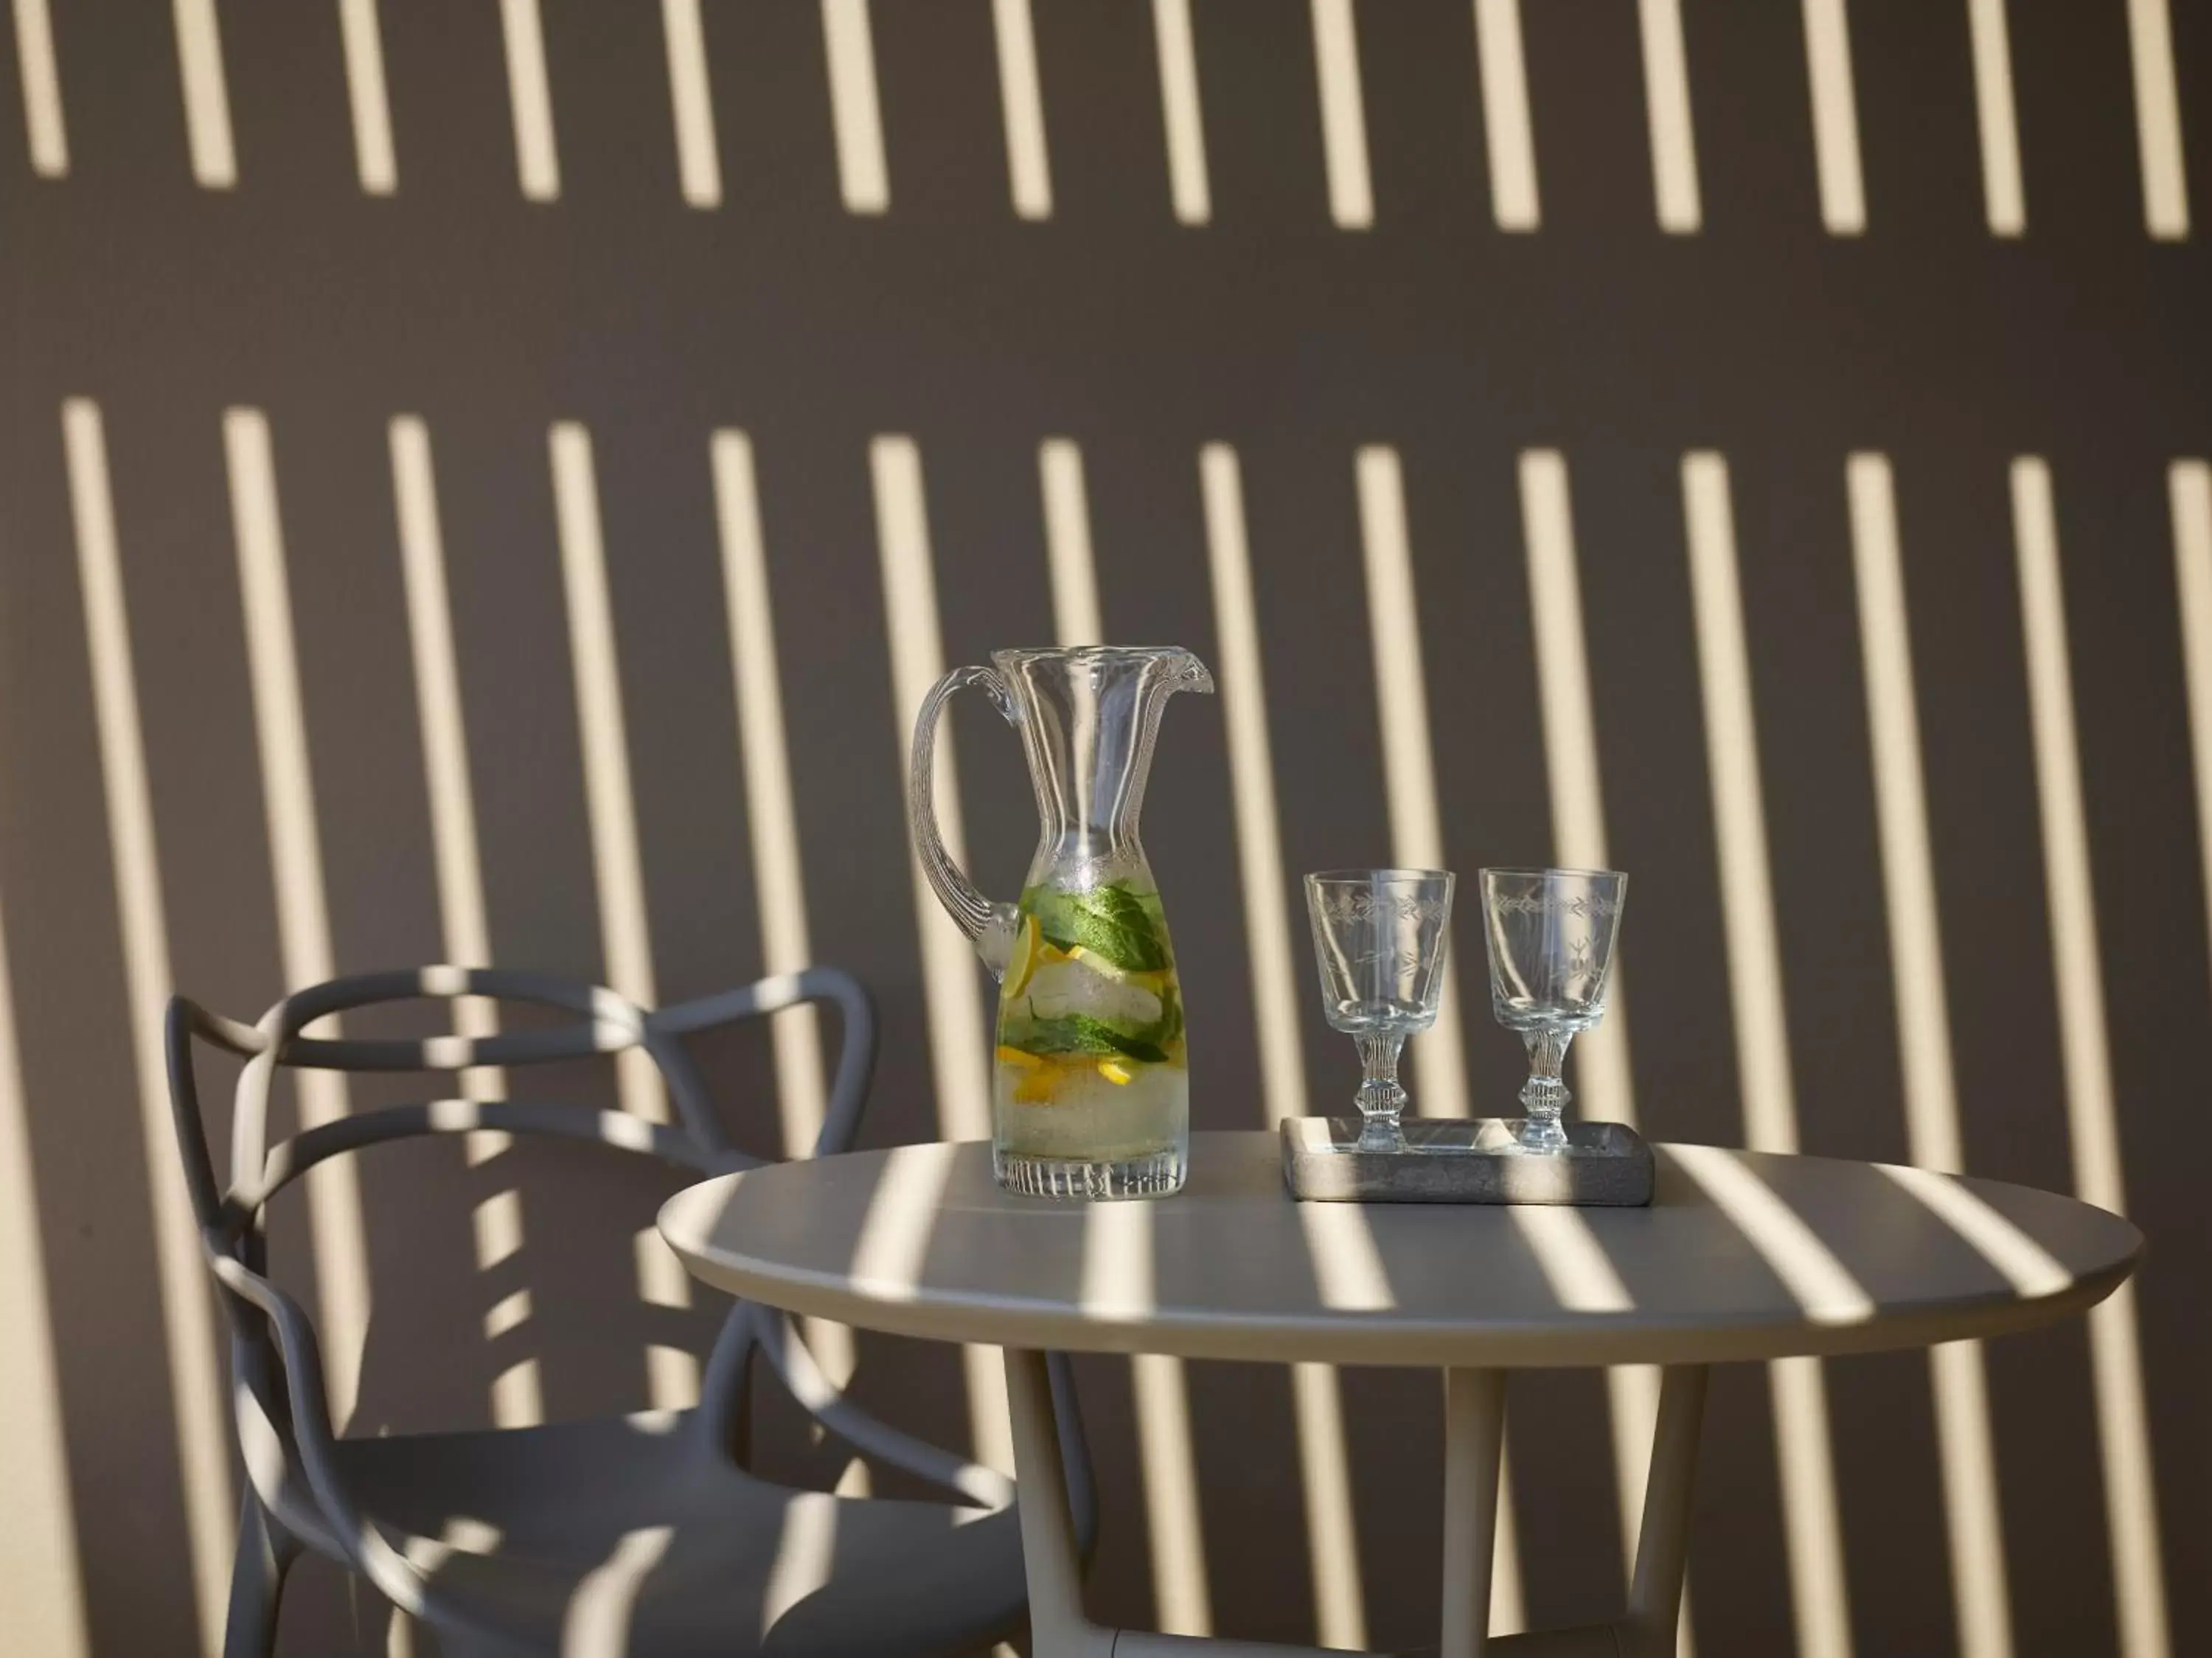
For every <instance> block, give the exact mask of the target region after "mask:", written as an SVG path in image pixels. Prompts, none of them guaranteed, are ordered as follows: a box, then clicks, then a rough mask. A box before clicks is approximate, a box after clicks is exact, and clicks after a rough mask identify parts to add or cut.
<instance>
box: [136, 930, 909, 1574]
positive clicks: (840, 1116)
mask: <svg viewBox="0 0 2212 1658" xmlns="http://www.w3.org/2000/svg"><path fill="white" fill-rule="evenodd" d="M458 997H488V998H495V999H498V1000H502V1001H510V1002H523V1003H537V1004H538V1005H541V1006H545V1007H551V1008H556V1009H562V1010H563V1011H566V1012H568V1013H571V1014H574V1015H576V1018H575V1020H574V1022H570V1023H565V1024H562V1025H559V1026H556V1027H550V1028H546V1029H540V1030H532V1031H527V1032H519V1033H507V1034H496V1035H488V1036H479V1037H467V1036H432V1037H428V1038H423V1039H391V1038H374V1039H362V1038H350V1037H343V1036H329V1037H318V1036H309V1035H307V1034H305V1032H306V1030H307V1027H308V1026H310V1025H312V1024H313V1023H314V1022H316V1021H319V1020H321V1019H324V1018H326V1017H329V1016H330V1015H335V1014H341V1013H344V1012H348V1011H350V1010H353V1009H359V1008H362V1007H366V1006H369V1005H371V1004H373V1003H390V1002H406V1001H415V1000H420V999H424V998H429V999H445V1000H451V999H453V998H458ZM802 1002H829V1003H835V1004H836V1006H837V1008H838V1009H839V1011H840V1014H841V1021H840V1022H841V1024H842V1031H841V1033H840V1035H841V1042H840V1049H839V1055H838V1063H837V1067H836V1074H835V1077H834V1080H833V1082H832V1084H831V1088H830V1093H829V1099H828V1100H827V1102H826V1104H825V1108H824V1111H823V1122H822V1126H821V1131H820V1133H819V1135H818V1136H817V1139H816V1143H815V1146H814V1150H815V1152H816V1154H817V1155H823V1154H826V1153H829V1152H835V1151H842V1150H845V1149H848V1148H849V1147H850V1145H851V1143H852V1140H853V1136H854V1132H855V1131H856V1130H857V1128H858V1126H859V1121H860V1111H861V1108H862V1106H864V1104H865V1103H866V1097H867V1089H868V1084H869V1082H870V1080H871V1077H872V1072H873V1070H874V1064H875V1048H876V1022H875V1013H874V1008H873V1005H872V1003H871V1001H870V999H869V997H868V995H867V992H866V990H865V989H863V988H862V986H861V985H860V982H859V981H858V980H857V979H854V978H852V977H851V976H850V975H849V974H847V973H844V972H839V971H837V970H836V969H835V968H828V967H816V968H810V969H809V970H807V971H806V972H802V973H795V974H785V975H781V976H779V977H777V978H769V979H764V980H763V981H761V982H759V983H757V984H750V985H745V986H743V987H740V988H738V989H736V990H732V991H724V992H722V993H720V994H719V995H714V996H709V997H702V998H699V999H698V1000H696V1001H692V1002H687V1003H680V1004H678V1005H677V1006H673V1007H669V1008H664V1009H658V1010H647V1009H643V1008H641V1007H639V1006H638V1005H637V1004H636V1003H634V1002H631V1001H629V999H627V998H625V997H622V996H619V995H617V993H615V992H614V991H610V990H607V989H605V987H603V986H599V985H594V984H580V983H575V982H573V981H569V980H565V979H560V978H550V977H547V976H545V975H544V974H539V973H528V972H513V971H510V970H507V969H501V968H480V967H451V966H433V967H424V968H421V969H416V970H410V971H404V972H378V973H367V974H362V975H358V976H356V977H352V978H340V979H334V980H331V982H329V983H327V984H318V985H314V986H312V987H310V988H308V989H306V990H303V991H297V992H295V993H294V994H293V995H290V996H288V997H284V998H283V1000H282V1001H280V1002H278V1003H276V1005H275V1006H273V1007H272V1008H270V1009H269V1011H268V1012H267V1013H265V1014H264V1015H262V1016H261V1018H260V1019H259V1020H258V1021H256V1022H255V1023H253V1024H252V1025H246V1024H241V1023H240V1022H239V1021H234V1020H230V1019H226V1018H223V1017H222V1016H221V1015H216V1014H212V1013H210V1012H209V1011H207V1010H206V1009H203V1008H200V1007H198V1006H197V1004H195V1003H191V1002H189V1001H187V1000H186V999H185V998H184V997H175V998H173V1000H172V1001H171V1003H170V1007H169V1017H168V1024H167V1053H168V1067H169V1082H170V1097H171V1103H172V1106H173V1113H174V1118H175V1126H176V1132H177V1142H178V1150H179V1156H180V1158H181V1160H182V1161H183V1164H184V1169H185V1184H186V1186H187V1187H188V1189H189V1191H190V1193H191V1202H192V1207H193V1210H194V1213H195V1215H196V1216H197V1220H198V1222H199V1227H200V1232H201V1237H202V1240H203V1242H204V1247H205V1248H206V1250H207V1253H208V1255H209V1258H210V1266H211V1268H212V1269H213V1270H214V1272H215V1276H216V1281H217V1283H218V1284H219V1285H220V1286H221V1287H222V1301H223V1304H224V1308H225V1310H226V1313H227V1314H228V1321H229V1326H230V1332H231V1338H232V1363H233V1369H234V1381H235V1384H236V1385H235V1386H234V1388H233V1393H234V1400H235V1411H236V1420H235V1423H234V1426H235V1429H236V1430H237V1432H238V1435H239V1448H240V1454H241V1455H242V1456H243V1458H244V1460H245V1461H246V1466H247V1469H248V1472H249V1473H250V1474H252V1478H253V1480H254V1484H255V1488H256V1490H257V1491H258V1492H259V1494H260V1496H261V1497H262V1499H263V1502H264V1506H266V1507H267V1508H268V1509H270V1512H271V1513H272V1514H273V1515H276V1518H277V1519H278V1520H279V1521H282V1522H283V1524H284V1525H285V1526H286V1527H288V1528H289V1529H290V1530H292V1531H293V1532H295V1533H297V1534H299V1535H300V1536H301V1538H302V1539H303V1540H307V1541H310V1542H314V1543H319V1544H321V1545H324V1546H325V1547H327V1548H330V1549H331V1550H332V1551H336V1552H337V1553H340V1554H342V1555H345V1556H347V1557H357V1556H358V1554H359V1550H360V1546H361V1545H360V1542H359V1539H360V1538H361V1536H362V1531H363V1528H362V1525H361V1522H360V1519H359V1516H358V1515H355V1514H353V1513H352V1512H351V1506H350V1503H349V1502H348V1501H347V1499H346V1498H345V1496H344V1494H343V1490H342V1489H340V1488H339V1485H338V1482H337V1479H336V1476H335V1472H334V1470H333V1466H332V1463H331V1454H330V1444H331V1439H332V1437H333V1436H332V1435H331V1430H330V1428H329V1423H328V1420H327V1416H326V1413H325V1411H324V1410H323V1408H322V1381H321V1377H320V1374H319V1373H320V1369H321V1363H320V1356H319V1352H318V1351H317V1350H316V1347H315V1341H314V1337H313V1331H312V1328H310V1327H308V1326H307V1324H306V1320H305V1319H304V1317H303V1315H301V1314H300V1312H299V1309H298V1308H296V1307H295V1306H294V1305H292V1304H291V1303H290V1302H289V1299H288V1298H286V1297H284V1296H283V1294H282V1292H280V1291H278V1290H276V1289H275V1287H274V1286H273V1285H271V1284H270V1283H268V1281H267V1279H266V1277H265V1272H266V1263H265V1255H266V1233H265V1227H264V1212H265V1208H266V1205H267V1204H268V1202H269V1200H270V1198H272V1197H273V1196H274V1195H275V1194H276V1192H278V1191H280V1190H281V1189H282V1188H283V1186H286V1185H288V1184H289V1183H290V1182H291V1181H292V1180H294V1179H297V1178H298V1177H299V1176H300V1175H301V1174H303V1173H306V1172H307V1170H308V1169H309V1168H312V1167H314V1166H315V1165H316V1164H318V1163H320V1162H322V1161H325V1160H326V1159H328V1158H330V1157H333V1156H337V1155H342V1154H343V1153H346V1152H349V1151H355V1150H358V1149H362V1148H363V1147H366V1146H370V1145H374V1144H377V1143H382V1142H386V1141H391V1140H396V1139H400V1138H405V1137H413V1136H417V1135H423V1134H435V1133H456V1132H462V1131H469V1130H474V1129H499V1130H505V1131H510V1132H520V1133H528V1134H540V1135H551V1136H556V1137H562V1138H568V1139H580V1140H586V1141H591V1142H595V1143H603V1144H606V1145H610V1146H612V1147H615V1148H617V1149H621V1150H624V1151H629V1152H635V1153H641V1154H644V1155H649V1156H653V1157H657V1158H659V1159H660V1160H661V1161H665V1162H669V1163H671V1164H674V1165H676V1166H678V1167H683V1168H686V1169H690V1170H693V1171H696V1172H697V1173H702V1174H712V1173H725V1172H728V1171H732V1170H737V1169H743V1168H747V1167H754V1166H757V1164H758V1163H759V1162H760V1161H762V1160H761V1159H758V1158H756V1157H753V1156H751V1155H748V1154H746V1153H744V1152H743V1151H740V1150H738V1149H734V1148H733V1147H732V1146H731V1144H730V1143H729V1141H728V1138H727V1137H726V1134H725V1132H724V1131H723V1129H722V1126H721V1124H720V1121H719V1120H718V1119H717V1118H716V1116H715V1113H714V1107H713V1101H712V1100H711V1098H710V1097H709V1095H708V1090H707V1087H706V1083H705V1081H704V1079H703V1077H702V1076H701V1074H700V1072H699V1070H698V1067H697V1065H696V1062H695V1061H694V1060H693V1058H691V1056H690V1053H689V1052H688V1051H686V1050H685V1047H684V1040H683V1039H684V1038H685V1037H686V1036H688V1035H690V1034H691V1033H695V1032H699V1031H704V1030H708V1029H710V1028H712V1027H716V1026H720V1025H724V1024H727V1023H730V1022H732V1021H736V1020H739V1019H744V1018H749V1017H751V1016H754V1015H763V1014H768V1013H773V1012H775V1011H777V1010H778V1009H783V1008H787V1007H790V1006H793V1004H795V1003H802ZM194 1039H199V1040H203V1041H205V1042H207V1043H209V1044H210V1045H213V1046H215V1047H217V1048H221V1049H223V1050H225V1051H228V1052H230V1053H233V1054H234V1055H238V1056H240V1057H241V1058H244V1059H245V1061H246V1064H245V1065H244V1067H243V1068H242V1069H241V1070H240V1075H239V1078H238V1082H237V1085H236V1090H235V1096H234V1106H233V1116H232V1124H231V1155H230V1175H229V1179H228V1182H227V1183H225V1182H220V1181H218V1179H217V1178H216V1169H215V1166H214V1161H213V1159H212V1158H211V1157H210V1154H209V1149H208V1139H207V1133H206V1129H205V1125H204V1119H203V1118H202V1115H201V1110H200V1102H199V1090H198V1087H197V1079H196V1076H195V1073H194V1068H193V1051H192V1044H193V1041H194ZM633 1048H635V1049H641V1050H642V1051H644V1052H645V1053H646V1054H647V1055H648V1056H649V1057H650V1058H651V1059H652V1061H653V1064H654V1065H655V1066H656V1067H657V1068H658V1070H659V1074H660V1076H662V1078H663V1079H664V1080H665V1082H666V1084H667V1088H668V1093H669V1097H670V1100H671V1103H672V1104H673V1106H674V1107H675V1112H676V1116H677V1119H678V1120H677V1121H676V1123H674V1124H672V1125H663V1124H657V1123H648V1122H647V1121H645V1120H643V1119H641V1118H639V1117H636V1116H635V1115H632V1114H629V1113H628V1112H610V1111H592V1110H587V1109H584V1108H580V1107H576V1106H560V1105H550V1104H538V1103H526V1102H517V1101H513V1100H472V1099H465V1098H446V1099H436V1100H428V1101H425V1102H423V1103H422V1104H417V1105H407V1106H392V1107H387V1108H385V1109H382V1110H377V1111H370V1112H360V1113H357V1114H353V1115H349V1116H346V1117H343V1118H340V1119H337V1120H335V1121H331V1122H328V1123H325V1124H322V1125H318V1126H315V1127H312V1128H308V1129H307V1130H305V1131H302V1132H301V1133H299V1134H297V1135H295V1136H293V1137H291V1138H289V1139H287V1140H284V1141H282V1142H280V1143H277V1144H276V1145H273V1146H272V1145H270V1143H269V1107H270V1094H271V1091H272V1087H273V1083H274V1082H275V1078H276V1073H277V1071H278V1070H280V1069H288V1068H289V1069H295V1070H334V1071H428V1072H459V1071H464V1070H474V1069H477V1068H479V1067H492V1066H498V1067H503V1068H511V1067H518V1066H529V1065H534V1064H545V1063H550V1062H552V1061H556V1060H564V1059H574V1058H583V1057H587V1056H592V1055H612V1054H617V1053H621V1052H623V1051H627V1050H629V1049H633ZM761 1310H762V1309H756V1308H750V1307H748V1306H746V1305H745V1304H744V1303H739V1304H738V1307H736V1308H733V1309H732V1313H731V1315H730V1317H729V1319H728V1320H726V1323H725V1325H724V1327H723V1330H722V1333H721V1336H720V1338H718V1340H717V1341H716V1343H715V1346H714V1354H713V1356H711V1357H710V1358H709V1360H708V1365H707V1367H706V1369H705V1372H704V1373H703V1375H702V1379H701V1411H700V1413H699V1419H698V1420H699V1424H700V1431H701V1432H702V1433H704V1434H707V1435H711V1436H714V1438H715V1439H717V1440H720V1441H721V1442H728V1441H730V1440H731V1439H732V1437H733V1436H734V1433H735V1423H736V1420H737V1415H738V1411H739V1410H740V1409H741V1403H742V1400H741V1395H742V1391H743V1387H744V1380H745V1376H746V1373H747V1368H748V1365H747V1361H748V1359H749V1356H750V1351H751V1350H752V1349H753V1348H754V1347H755V1345H756V1344H757V1343H758V1342H759V1341H760V1339H761V1337H762V1335H763V1330H764V1328H765V1326H764V1324H763V1321H762V1320H759V1319H757V1318H756V1317H755V1314H757V1313H758V1312H760V1311H761ZM777 1333H778V1334H779V1335H780V1334H781V1332H780V1329H779V1331H778V1332H777ZM775 1356H776V1358H777V1360H778V1362H777V1363H776V1364H775V1369H776V1370H777V1373H778V1375H780V1376H782V1377H783V1378H784V1379H785V1380H786V1382H787V1385H788V1383H789V1381H790V1379H791V1375H790V1371H789V1370H788V1369H787V1365H786V1363H785V1362H782V1361H783V1359H784V1357H785V1356H784V1354H783V1351H782V1346H781V1343H780V1342H779V1343H777V1344H775ZM802 1362H803V1361H802ZM831 1397H832V1398H834V1392H833V1393H832V1394H831ZM800 1403H801V1404H802V1405H806V1404H807V1403H808V1401H807V1400H805V1399H801V1400H800ZM809 1408H810V1409H811V1408H812V1407H811V1405H810V1406H809ZM816 1413H817V1415H818V1414H820V1412H819V1411H817V1412H816ZM272 1453H274V1454H272ZM301 1484H304V1485H305V1486H306V1488H307V1491H308V1492H310V1493H312V1495H313V1511H310V1510H309V1509H306V1508H304V1507H303V1506H302V1505H301V1501H300V1500H299V1487H300V1486H301ZM361 1564H362V1565H363V1567H364V1569H365V1570H370V1569H371V1568H372V1567H373V1566H374V1563H373V1562H370V1561H366V1560H364V1561H362V1563H361ZM393 1570H397V1569H396V1568H394V1569H393ZM371 1575H372V1576H374V1577H375V1578H377V1580H378V1582H379V1586H380V1588H385V1589H386V1593H387V1594H392V1593H393V1590H392V1588H391V1586H390V1585H387V1584H386V1583H385V1582H383V1578H384V1577H385V1576H386V1575H388V1574H387V1573H386V1572H385V1571H379V1570H371ZM394 1598H395V1599H398V1598H400V1597H399V1596H398V1595H395V1596H394ZM403 1604H404V1600H403Z"/></svg>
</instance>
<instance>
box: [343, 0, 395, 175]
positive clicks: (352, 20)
mask: <svg viewBox="0 0 2212 1658" xmlns="http://www.w3.org/2000/svg"><path fill="white" fill-rule="evenodd" d="M338 32H339V36H340V39H341V40H342V41H343V44H344V47H345V70H346V98H347V101H348V105H349V107H350V109H351V111H352V113H353V157H354V168H355V171H356V173H358V174H359V175H360V177H361V187H362V190H363V191H365V192H368V194H369V195H372V196H389V195H390V194H392V192H393V191H395V190H397V189H398V187H399V162H398V158H397V157H396V156H395V155H393V154H392V103H391V100H390V99H389V98H388V97H387V96H386V92H385V87H384V38H383V34H382V33H381V31H380V28H379V27H378V23H377V15H376V0H338Z"/></svg>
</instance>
